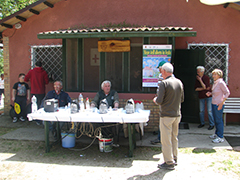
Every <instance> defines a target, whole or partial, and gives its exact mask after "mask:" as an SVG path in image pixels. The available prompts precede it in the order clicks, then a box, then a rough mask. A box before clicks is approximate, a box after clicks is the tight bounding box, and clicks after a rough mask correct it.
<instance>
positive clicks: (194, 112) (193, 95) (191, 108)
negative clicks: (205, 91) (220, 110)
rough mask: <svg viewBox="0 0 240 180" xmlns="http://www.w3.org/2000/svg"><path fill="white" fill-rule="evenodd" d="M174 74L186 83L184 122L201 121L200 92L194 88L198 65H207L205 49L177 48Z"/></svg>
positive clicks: (183, 109) (183, 105)
mask: <svg viewBox="0 0 240 180" xmlns="http://www.w3.org/2000/svg"><path fill="white" fill-rule="evenodd" d="M173 65H174V75H175V76H176V77H177V78H178V79H180V80H181V81H182V83H183V85H184V102H183V103H182V109H181V111H182V122H189V123H199V122H200V120H199V100H198V93H197V92H196V91H195V89H194V85H195V80H196V75H197V74H196V67H197V66H199V65H201V66H204V65H205V51H204V50H199V49H198V50H189V49H176V51H175V57H174V61H173Z"/></svg>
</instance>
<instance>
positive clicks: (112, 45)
mask: <svg viewBox="0 0 240 180" xmlns="http://www.w3.org/2000/svg"><path fill="white" fill-rule="evenodd" d="M129 51H130V40H106V41H98V52H129Z"/></svg>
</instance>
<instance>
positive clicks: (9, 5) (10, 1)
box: [0, 0, 38, 18]
mask: <svg viewBox="0 0 240 180" xmlns="http://www.w3.org/2000/svg"><path fill="white" fill-rule="evenodd" d="M36 1H38V0H0V17H1V18H5V17H7V16H9V15H11V14H13V13H15V12H17V11H19V10H21V9H23V8H25V7H26V6H28V5H30V4H32V3H34V2H36Z"/></svg>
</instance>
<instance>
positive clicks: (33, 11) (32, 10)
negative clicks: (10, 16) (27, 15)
mask: <svg viewBox="0 0 240 180" xmlns="http://www.w3.org/2000/svg"><path fill="white" fill-rule="evenodd" d="M29 11H30V12H31V13H33V14H36V15H39V14H40V12H38V11H36V10H34V9H29Z"/></svg>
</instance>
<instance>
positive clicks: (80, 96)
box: [78, 93, 84, 111]
mask: <svg viewBox="0 0 240 180" xmlns="http://www.w3.org/2000/svg"><path fill="white" fill-rule="evenodd" d="M78 101H79V108H80V111H84V102H83V95H82V93H80V94H79V96H78Z"/></svg>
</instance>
